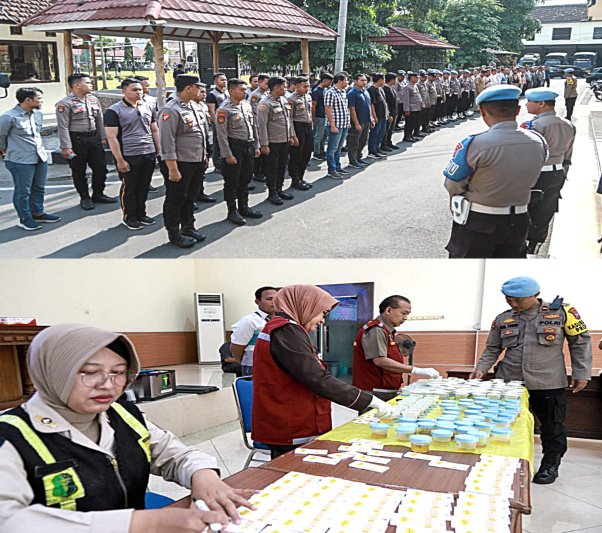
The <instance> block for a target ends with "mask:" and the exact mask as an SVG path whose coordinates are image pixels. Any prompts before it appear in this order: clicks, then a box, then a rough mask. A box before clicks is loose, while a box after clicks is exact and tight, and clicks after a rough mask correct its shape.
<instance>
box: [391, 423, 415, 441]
mask: <svg viewBox="0 0 602 533" xmlns="http://www.w3.org/2000/svg"><path fill="white" fill-rule="evenodd" d="M415 431H416V424H399V425H398V426H395V436H396V437H397V440H401V441H405V442H407V441H409V440H410V435H413V434H414V432H415Z"/></svg>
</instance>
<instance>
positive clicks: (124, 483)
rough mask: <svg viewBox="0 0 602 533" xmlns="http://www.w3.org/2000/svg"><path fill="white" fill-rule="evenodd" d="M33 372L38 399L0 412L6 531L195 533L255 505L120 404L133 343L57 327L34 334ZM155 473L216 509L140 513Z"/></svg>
mask: <svg viewBox="0 0 602 533" xmlns="http://www.w3.org/2000/svg"><path fill="white" fill-rule="evenodd" d="M28 367H29V375H30V377H31V380H32V381H33V384H34V385H35V388H36V393H35V394H34V396H33V397H32V398H31V399H30V400H29V401H28V402H27V403H25V404H24V405H22V406H20V407H17V408H15V409H11V410H9V411H7V412H6V413H4V414H2V415H0V476H1V478H2V483H0V531H3V532H9V533H13V532H15V533H16V532H30V531H44V532H55V531H60V532H62V533H65V532H67V533H71V532H76V533H79V532H82V533H83V532H92V531H103V532H112V533H121V532H123V533H136V532H143V533H151V532H155V531H157V532H159V531H161V532H163V531H170V532H171V531H173V532H192V531H194V532H197V533H198V532H200V531H205V530H206V529H207V527H208V524H210V523H221V524H227V522H228V516H229V517H230V518H231V519H232V520H234V521H235V522H236V523H237V522H238V520H239V519H238V515H237V513H236V507H237V506H240V505H244V506H247V507H250V504H249V502H248V501H247V500H246V499H245V496H247V495H250V494H251V493H252V491H240V490H233V489H231V488H230V487H228V486H227V485H226V484H225V483H223V482H222V481H221V480H220V479H219V474H218V470H217V463H216V460H215V459H214V458H213V457H211V456H209V455H206V454H204V453H202V452H200V451H199V450H195V449H194V448H188V447H186V446H184V445H183V444H182V443H181V442H180V441H179V440H177V439H176V437H175V436H174V435H172V434H171V433H169V432H167V431H163V430H162V429H160V428H159V427H157V426H155V425H154V424H153V423H152V422H150V421H149V420H147V419H146V417H145V416H144V415H143V414H142V413H141V412H140V411H139V410H138V409H137V408H136V406H134V405H133V404H129V403H128V402H124V403H120V402H118V401H117V399H118V398H119V397H120V396H121V395H122V394H123V392H124V390H125V389H126V388H127V387H128V386H129V385H130V384H131V383H132V381H133V380H134V379H135V377H136V375H137V373H138V371H139V370H140V363H139V361H138V357H137V355H136V350H135V349H134V346H133V345H132V343H131V342H130V340H129V339H128V338H127V337H125V336H123V335H120V334H118V333H113V332H111V331H107V330H104V329H100V328H95V327H92V326H84V325H77V324H59V325H56V326H52V327H49V328H47V329H45V330H43V331H41V332H40V333H38V335H36V336H35V337H34V339H33V342H32V343H31V346H30V349H29V353H28ZM149 474H155V475H160V476H162V477H163V478H164V479H166V480H167V481H175V482H177V483H179V484H180V485H182V486H184V487H187V488H190V489H191V495H192V496H193V497H195V498H198V499H202V500H204V501H205V503H206V504H207V506H208V507H209V508H210V509H211V511H208V512H202V511H200V510H199V509H197V508H196V507H194V506H191V507H190V508H163V509H157V510H144V494H145V491H146V488H147V485H148V480H149Z"/></svg>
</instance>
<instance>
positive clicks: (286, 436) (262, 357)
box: [251, 316, 332, 446]
mask: <svg viewBox="0 0 602 533" xmlns="http://www.w3.org/2000/svg"><path fill="white" fill-rule="evenodd" d="M291 324H296V322H293V321H291V320H288V319H286V318H283V317H280V316H275V317H274V318H272V319H271V320H270V321H269V322H268V323H267V324H266V325H265V327H264V328H263V331H262V332H261V333H260V334H259V337H258V339H257V344H255V351H254V352H253V418H252V424H251V436H252V437H253V440H255V441H259V442H262V443H263V444H274V445H280V446H287V445H292V444H299V443H302V442H303V440H302V439H305V438H307V437H314V436H317V435H322V434H323V433H326V432H327V431H330V430H331V429H332V421H331V417H330V401H329V400H326V399H324V398H320V397H319V396H316V395H315V394H314V393H313V392H312V391H310V390H309V389H308V388H307V387H305V386H304V385H302V384H301V383H299V382H298V381H297V380H296V379H295V378H293V377H292V376H291V375H289V374H287V373H286V372H284V370H282V369H281V368H280V367H279V366H278V365H277V364H276V363H275V362H274V358H273V357H272V353H271V351H270V335H271V334H272V332H273V331H274V330H276V329H278V328H281V327H283V326H288V325H291ZM298 327H301V326H298ZM303 331H305V330H303ZM306 333H307V332H306ZM312 355H313V356H314V357H315V358H316V361H317V362H318V363H319V364H320V366H321V367H322V368H326V364H325V363H324V362H322V361H321V360H320V359H319V358H318V356H317V354H316V353H315V351H314V352H313V354H312ZM296 439H299V440H301V442H299V441H297V442H296Z"/></svg>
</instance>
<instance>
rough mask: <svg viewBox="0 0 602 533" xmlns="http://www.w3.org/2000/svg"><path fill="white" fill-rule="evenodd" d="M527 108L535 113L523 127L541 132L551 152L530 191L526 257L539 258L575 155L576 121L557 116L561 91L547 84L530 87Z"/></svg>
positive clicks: (527, 95)
mask: <svg viewBox="0 0 602 533" xmlns="http://www.w3.org/2000/svg"><path fill="white" fill-rule="evenodd" d="M525 97H526V98H527V111H528V112H529V113H532V114H533V115H535V117H534V118H533V120H530V121H527V122H525V123H524V124H523V125H522V126H523V127H525V128H527V129H530V130H533V131H536V132H538V133H541V134H542V135H543V137H544V139H545V140H546V142H547V143H548V148H549V151H550V155H549V157H548V159H547V160H546V162H545V163H544V166H543V167H542V169H541V174H540V176H539V179H538V180H537V183H536V184H535V185H534V187H533V189H532V190H531V201H530V202H529V216H530V218H531V224H530V225H529V233H528V234H527V257H529V256H531V257H536V256H537V252H538V251H539V248H540V246H541V243H543V242H545V240H546V238H547V236H548V226H549V224H550V221H551V220H552V217H553V216H554V213H557V212H558V202H559V200H560V191H561V190H562V187H563V185H564V181H565V180H566V174H567V172H568V168H569V166H570V165H571V157H572V155H573V143H574V142H575V133H576V131H577V130H576V128H575V126H574V124H573V123H572V122H571V121H569V120H566V119H564V118H561V117H559V116H558V115H556V111H554V105H555V104H556V98H557V97H558V93H557V92H555V91H552V90H551V89H546V88H545V87H539V88H537V89H528V90H527V91H526V92H525Z"/></svg>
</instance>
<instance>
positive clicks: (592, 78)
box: [585, 67, 602, 85]
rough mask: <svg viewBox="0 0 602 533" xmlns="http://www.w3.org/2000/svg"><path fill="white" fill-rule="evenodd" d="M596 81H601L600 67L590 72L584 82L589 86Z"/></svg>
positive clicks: (601, 71) (601, 69)
mask: <svg viewBox="0 0 602 533" xmlns="http://www.w3.org/2000/svg"><path fill="white" fill-rule="evenodd" d="M598 80H602V67H597V68H595V69H594V70H592V73H591V74H590V75H589V76H588V77H587V78H585V82H586V83H589V84H590V85H591V84H592V83H593V82H594V81H598Z"/></svg>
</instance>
